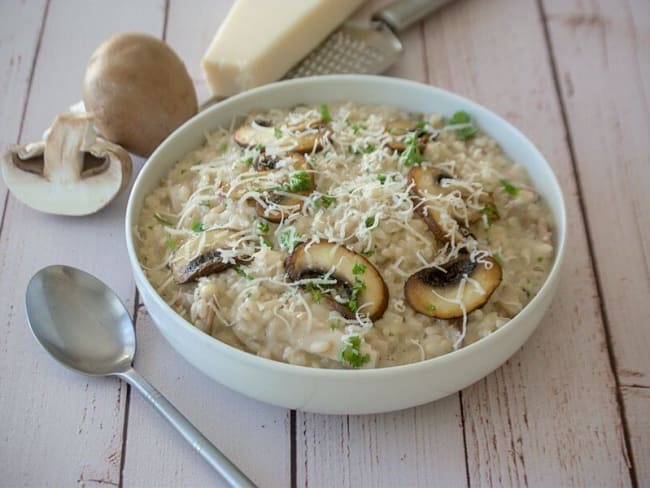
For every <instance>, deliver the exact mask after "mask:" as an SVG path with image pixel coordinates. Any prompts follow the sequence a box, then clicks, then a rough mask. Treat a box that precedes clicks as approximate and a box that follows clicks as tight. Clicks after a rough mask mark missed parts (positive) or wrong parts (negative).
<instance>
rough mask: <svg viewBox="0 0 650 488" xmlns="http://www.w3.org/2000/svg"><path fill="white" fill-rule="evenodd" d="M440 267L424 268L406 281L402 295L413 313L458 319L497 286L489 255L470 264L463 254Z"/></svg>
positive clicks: (497, 274)
mask: <svg viewBox="0 0 650 488" xmlns="http://www.w3.org/2000/svg"><path fill="white" fill-rule="evenodd" d="M442 268H443V270H440V269H439V268H435V267H431V268H425V269H422V270H420V271H418V272H417V273H415V274H413V275H411V276H410V277H409V278H408V279H407V280H406V284H405V285H404V295H405V297H406V301H407V303H408V304H409V305H410V306H411V308H413V309H414V310H415V311H416V312H419V313H421V314H424V315H428V316H429V317H435V318H439V319H453V318H458V317H462V316H463V315H464V314H469V313H471V312H473V311H474V310H476V309H478V308H481V307H482V306H483V305H485V304H486V303H487V301H488V300H489V299H490V296H491V295H492V293H494V290H496V289H497V287H498V286H499V284H500V283H501V275H502V273H501V266H499V263H497V262H496V260H494V259H493V258H491V257H489V256H488V257H484V258H481V259H480V260H477V261H473V260H472V259H470V256H469V255H467V254H463V255H461V256H459V257H458V258H457V259H455V260H454V261H451V262H450V263H447V264H446V265H445V266H443V267H442Z"/></svg>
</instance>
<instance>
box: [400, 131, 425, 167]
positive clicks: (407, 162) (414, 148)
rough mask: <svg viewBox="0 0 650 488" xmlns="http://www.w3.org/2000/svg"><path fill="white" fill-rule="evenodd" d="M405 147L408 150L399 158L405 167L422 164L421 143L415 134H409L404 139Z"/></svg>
mask: <svg viewBox="0 0 650 488" xmlns="http://www.w3.org/2000/svg"><path fill="white" fill-rule="evenodd" d="M404 145H405V146H406V148H405V149H404V151H403V152H402V155H401V156H400V157H399V160H400V162H401V163H402V164H404V166H407V167H408V166H413V165H414V164H420V163H421V162H422V153H421V152H420V143H419V140H418V138H417V134H416V133H415V132H411V133H409V134H408V135H407V136H406V137H405V138H404Z"/></svg>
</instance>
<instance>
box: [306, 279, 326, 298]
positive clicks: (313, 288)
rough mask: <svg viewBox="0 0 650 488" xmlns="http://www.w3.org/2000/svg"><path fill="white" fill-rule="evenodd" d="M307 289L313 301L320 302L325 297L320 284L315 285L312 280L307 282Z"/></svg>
mask: <svg viewBox="0 0 650 488" xmlns="http://www.w3.org/2000/svg"><path fill="white" fill-rule="evenodd" d="M307 290H308V291H309V294H310V295H311V299H312V301H313V302H314V303H320V301H321V300H322V299H323V292H322V291H321V289H320V288H319V287H318V285H315V284H314V283H313V282H311V281H310V282H309V283H307Z"/></svg>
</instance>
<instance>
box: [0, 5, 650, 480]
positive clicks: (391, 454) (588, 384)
mask: <svg viewBox="0 0 650 488" xmlns="http://www.w3.org/2000/svg"><path fill="white" fill-rule="evenodd" d="M260 1H261V0H260ZM383 3H385V2H384V1H375V2H370V3H369V5H368V6H367V7H366V8H365V10H364V12H362V15H367V14H368V12H370V11H372V10H374V9H376V8H377V7H378V5H380V4H383ZM229 5H230V1H228V0H137V1H135V0H110V1H109V0H106V1H99V0H97V1H89V0H26V1H20V2H19V1H18V0H2V1H1V2H0V143H1V145H2V146H3V148H4V147H5V146H7V145H8V144H10V143H15V142H17V141H20V142H30V141H35V140H38V139H40V137H41V134H42V131H43V129H44V128H45V127H47V126H48V125H49V123H50V122H51V121H52V119H53V117H54V116H55V114H57V113H59V112H61V111H63V110H65V109H66V107H67V106H68V105H70V104H72V103H74V102H76V101H77V100H79V98H80V86H81V79H82V75H83V72H84V68H85V65H86V62H87V60H88V58H89V56H90V54H91V53H92V51H93V50H94V48H95V47H96V46H97V45H98V44H99V43H100V42H101V41H102V40H104V39H105V38H107V37H108V36H109V35H111V34H114V33H116V32H121V31H144V32H148V33H151V34H154V35H156V36H160V37H162V38H163V39H165V40H166V41H167V42H168V43H169V44H170V45H171V46H172V47H173V48H174V49H175V50H176V51H177V52H178V53H179V55H180V56H181V58H182V59H183V60H184V61H185V63H186V65H187V67H188V69H189V70H190V71H191V73H192V76H193V77H194V79H195V81H196V85H197V90H198V92H199V96H200V98H201V99H205V98H206V97H207V89H206V86H205V83H204V82H203V80H202V76H201V73H200V69H199V59H200V56H201V54H202V53H203V51H204V49H205V48H206V46H207V44H208V42H209V41H210V39H211V37H212V35H213V34H214V31H215V29H216V28H217V26H218V25H219V23H220V22H221V20H222V19H223V17H224V16H225V14H226V12H227V10H228V8H229ZM403 38H404V41H405V42H404V43H405V46H406V52H405V55H404V56H403V58H402V60H401V62H400V63H399V64H398V65H397V66H395V67H394V69H393V70H392V71H391V72H390V73H389V74H390V75H392V76H400V77H405V78H411V79H415V80H419V81H423V82H425V83H430V84H435V85H438V86H441V87H443V88H447V89H450V90H452V91H455V92H458V93H460V94H462V95H465V96H467V97H469V98H472V99H474V100H476V101H478V102H479V103H482V104H484V105H486V106H487V107H489V108H490V109H492V110H494V111H495V112H497V113H498V114H500V115H502V116H503V117H505V118H506V119H508V120H509V121H511V122H512V123H513V124H515V125H516V126H518V127H520V128H521V129H522V130H523V131H524V132H525V133H526V134H528V135H529V136H530V137H531V138H532V140H533V141H535V143H536V144H537V145H538V146H539V147H540V149H541V150H542V152H543V153H544V154H545V155H546V157H547V158H548V160H549V161H550V163H551V165H552V166H553V168H554V169H555V171H556V172H557V175H558V177H559V179H560V181H561V184H562V187H563V190H564V192H565V196H566V199H567V205H568V213H569V246H568V256H567V259H566V265H565V267H564V270H563V273H562V283H561V289H560V291H559V293H558V296H557V299H556V300H555V302H554V303H553V305H552V307H551V311H550V313H549V314H548V316H547V317H546V319H545V320H544V322H543V324H542V325H541V326H540V328H539V329H538V331H537V333H536V334H535V335H534V336H533V337H532V338H531V339H530V340H529V341H528V342H527V343H526V345H525V346H524V347H523V348H522V349H521V350H520V351H519V352H518V353H517V354H516V355H515V356H514V357H513V358H512V359H511V360H510V361H508V362H507V363H506V364H505V365H504V366H503V367H501V368H500V369H498V370H497V371H496V372H495V373H493V374H491V375H489V376H488V377H487V378H485V379H483V380H481V381H479V382H478V383H477V384H475V385H473V386H471V387H469V388H467V389H466V390H463V391H462V392H460V393H458V394H455V395H452V396H450V397H448V398H445V399H443V400H440V401H438V402H435V403H432V404H429V405H425V406H422V407H418V408H413V409H410V410H405V411H400V412H395V413H389V414H384V415H371V416H358V417H357V416H338V417H337V416H322V415H313V414H306V413H302V412H293V411H287V410H283V409H281V408H275V407H271V406H268V405H264V404H261V403H258V402H256V401H253V400H250V399H248V398H245V397H242V396H240V395H238V394H236V393H233V392H231V391H229V390H227V389H225V388H223V387H221V386H219V385H217V384H215V383H213V382H212V381H210V380H208V379H207V378H205V377H204V376H202V375H201V374H200V373H198V372H197V371H195V370H194V369H193V368H191V367H190V366H189V365H188V364H187V363H186V362H185V361H184V360H183V359H181V358H180V357H179V356H178V355H176V354H175V353H174V351H173V350H172V349H171V347H170V346H169V345H168V344H167V343H166V342H165V341H164V340H163V339H162V338H161V336H160V335H159V334H158V332H157V331H156V329H155V328H154V326H153V324H152V322H151V320H150V319H149V317H148V315H147V312H146V310H145V309H144V308H143V307H140V306H139V304H138V297H137V293H136V290H135V287H134V284H133V280H132V278H131V272H130V269H129V265H128V262H127V257H126V249H125V243H124V235H123V233H124V231H123V225H122V224H123V216H124V208H125V205H126V196H123V197H122V198H120V199H119V200H118V201H117V202H114V204H112V205H111V206H110V207H109V208H107V209H106V210H105V211H103V212H101V213H99V214H97V215H94V216H91V217H85V218H76V219H73V218H61V217H53V216H48V215H43V214H39V213H37V212H35V211H32V210H31V209H29V208H27V207H25V206H23V205H22V204H20V203H19V202H17V201H16V200H15V199H14V198H12V197H11V195H8V194H7V190H6V187H4V186H3V184H1V183H0V215H1V220H0V486H11V487H13V486H30V487H31V486H34V487H40V486H53V487H67V486H81V487H83V486H87V487H103V486H105V485H114V486H120V487H121V486H124V487H140V486H157V487H158V486H169V487H184V486H219V485H221V481H220V480H219V479H218V478H217V476H216V475H215V474H214V473H213V472H211V471H210V469H209V468H208V466H207V465H206V464H205V463H204V462H203V461H202V460H201V459H200V458H199V457H198V456H197V455H196V454H195V453H194V452H192V450H191V448H189V447H188V446H187V445H185V443H184V442H182V440H181V439H180V438H179V437H178V436H177V435H176V434H175V433H174V432H173V431H172V430H171V429H170V428H169V426H168V425H166V424H165V422H164V421H163V420H162V419H161V418H159V416H158V415H157V414H156V413H155V412H154V411H153V410H152V409H151V408H150V407H149V405H147V404H146V403H145V402H144V401H143V399H142V398H140V397H139V396H138V395H137V394H132V393H131V392H130V391H129V389H128V388H127V387H126V386H125V385H124V384H121V383H120V382H119V381H117V380H112V379H105V380H96V379H88V378H85V377H82V376H80V375H76V374H74V373H71V372H68V371H67V370H65V369H63V368H62V367H60V366H59V365H57V364H55V363H54V361H53V360H52V359H51V358H50V357H48V356H47V354H46V353H45V352H44V351H43V350H42V349H41V348H40V347H39V346H38V345H37V344H36V342H35V341H34V340H33V338H32V337H31V335H30V333H29V330H28V327H27V324H26V319H25V313H24V309H23V307H24V305H23V303H24V298H23V297H24V291H25V286H26V284H27V281H28V279H29V277H30V276H31V275H32V274H33V273H34V272H35V271H36V270H37V269H40V268H41V267H43V266H45V265H48V264H53V263H64V264H71V265H74V266H77V267H81V268H83V269H86V270H88V271H90V272H92V273H95V274H96V275H98V276H99V277H100V278H101V279H102V280H104V281H106V282H107V283H109V284H110V285H111V286H112V287H113V288H114V289H115V290H116V291H117V293H118V294H119V295H120V296H121V297H122V299H123V300H124V301H125V302H126V303H127V305H128V307H129V308H130V309H131V310H132V311H133V314H134V315H135V316H136V329H137V334H138V341H139V352H138V355H137V358H136V367H137V368H138V369H139V370H140V371H141V372H142V374H143V375H145V376H146V377H148V378H150V379H151V381H152V382H153V383H154V384H155V385H157V386H158V387H159V389H160V390H161V391H162V392H164V393H165V394H166V395H167V396H168V397H169V398H170V399H171V400H172V401H173V402H174V403H175V404H176V405H177V406H178V407H179V408H180V410H182V411H183V412H185V413H186V414H187V416H188V417H189V418H190V419H191V420H192V421H193V422H195V423H196V425H197V426H198V427H199V428H200V429H201V430H202V431H203V432H205V434H206V435H207V436H208V437H209V438H210V439H211V440H212V441H214V442H215V443H216V444H217V445H218V446H220V448H222V449H223V451H224V452H225V453H226V454H227V455H228V456H230V457H231V458H232V459H233V460H234V461H235V462H236V464H238V465H239V466H241V467H242V469H243V470H244V471H245V472H247V473H248V474H249V475H250V476H251V477H252V478H253V479H254V480H255V481H256V482H257V483H258V484H259V485H261V486H271V487H275V486H280V487H281V486H319V487H320V486H323V487H334V486H352V487H355V488H357V487H365V486H369V487H370V486H372V487H379V486H385V487H397V486H465V485H471V486H490V485H494V486H526V485H531V486H549V487H558V486H589V487H592V486H650V415H649V413H650V327H648V316H649V315H650V305H649V303H650V271H649V270H650V191H648V184H649V183H650V156H649V154H650V144H649V142H648V141H649V140H650V2H649V1H648V0H621V1H614V0H591V1H589V2H585V1H583V0H537V1H536V0H483V1H479V0H457V1H455V2H453V3H451V4H450V5H448V6H447V7H445V8H444V9H443V10H442V11H441V12H439V13H438V14H436V15H434V16H433V17H432V18H430V19H428V20H427V21H426V22H423V23H422V24H420V25H418V26H416V27H414V28H413V29H412V30H411V31H410V32H409V33H408V34H406V35H405V36H403ZM141 164H142V161H141V160H137V161H136V169H138V168H140V167H141Z"/></svg>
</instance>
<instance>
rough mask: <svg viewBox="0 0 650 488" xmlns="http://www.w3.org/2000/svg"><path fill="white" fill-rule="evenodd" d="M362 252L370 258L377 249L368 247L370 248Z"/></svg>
mask: <svg viewBox="0 0 650 488" xmlns="http://www.w3.org/2000/svg"><path fill="white" fill-rule="evenodd" d="M361 254H362V255H364V256H366V257H367V258H369V257H370V256H372V255H373V254H375V250H374V249H368V250H365V251H361Z"/></svg>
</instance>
